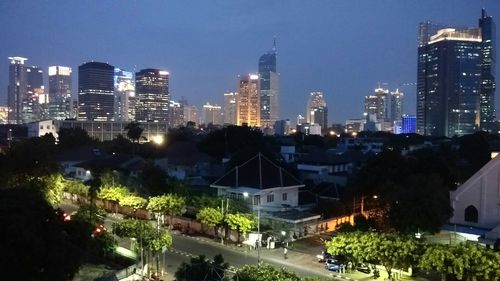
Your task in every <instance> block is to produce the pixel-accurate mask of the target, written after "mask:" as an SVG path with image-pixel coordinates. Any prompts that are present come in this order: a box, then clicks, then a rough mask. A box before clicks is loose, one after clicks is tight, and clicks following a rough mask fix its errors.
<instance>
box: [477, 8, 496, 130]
mask: <svg viewBox="0 0 500 281" xmlns="http://www.w3.org/2000/svg"><path fill="white" fill-rule="evenodd" d="M479 28H480V29H481V40H482V42H481V43H482V45H481V83H480V88H479V110H480V120H479V122H480V124H479V126H480V128H481V129H482V130H485V131H489V132H491V131H492V130H493V127H494V123H495V90H496V89H495V85H496V84H495V64H496V44H495V42H496V26H495V22H494V21H493V18H492V17H491V16H488V15H487V14H486V11H485V10H484V9H483V10H482V11H481V18H480V19H479Z"/></svg>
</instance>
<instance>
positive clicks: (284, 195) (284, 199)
mask: <svg viewBox="0 0 500 281" xmlns="http://www.w3.org/2000/svg"><path fill="white" fill-rule="evenodd" d="M281 198H282V199H283V201H286V200H287V199H288V194H287V193H283V194H282V195H281Z"/></svg>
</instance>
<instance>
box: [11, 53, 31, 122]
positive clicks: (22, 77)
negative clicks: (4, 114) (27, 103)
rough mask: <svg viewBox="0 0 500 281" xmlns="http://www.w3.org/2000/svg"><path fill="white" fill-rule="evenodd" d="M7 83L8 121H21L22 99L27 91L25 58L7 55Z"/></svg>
mask: <svg viewBox="0 0 500 281" xmlns="http://www.w3.org/2000/svg"><path fill="white" fill-rule="evenodd" d="M9 60H10V65H9V85H8V88H7V104H8V107H9V114H8V122H9V123H10V124H22V123H23V114H22V113H23V100H24V99H26V96H27V92H28V77H27V76H28V75H27V72H26V65H25V64H24V62H25V61H27V60H28V59H27V58H22V57H9Z"/></svg>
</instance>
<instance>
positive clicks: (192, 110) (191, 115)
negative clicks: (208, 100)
mask: <svg viewBox="0 0 500 281" xmlns="http://www.w3.org/2000/svg"><path fill="white" fill-rule="evenodd" d="M187 122H193V123H195V124H200V117H199V113H198V108H197V107H196V106H194V105H184V123H185V124H186V123H187Z"/></svg>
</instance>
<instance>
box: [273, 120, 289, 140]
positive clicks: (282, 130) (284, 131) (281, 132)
mask: <svg viewBox="0 0 500 281" xmlns="http://www.w3.org/2000/svg"><path fill="white" fill-rule="evenodd" d="M290 126H291V123H290V120H289V119H285V120H278V121H276V122H274V127H273V129H274V133H275V134H276V135H278V136H286V135H288V132H290Z"/></svg>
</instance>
